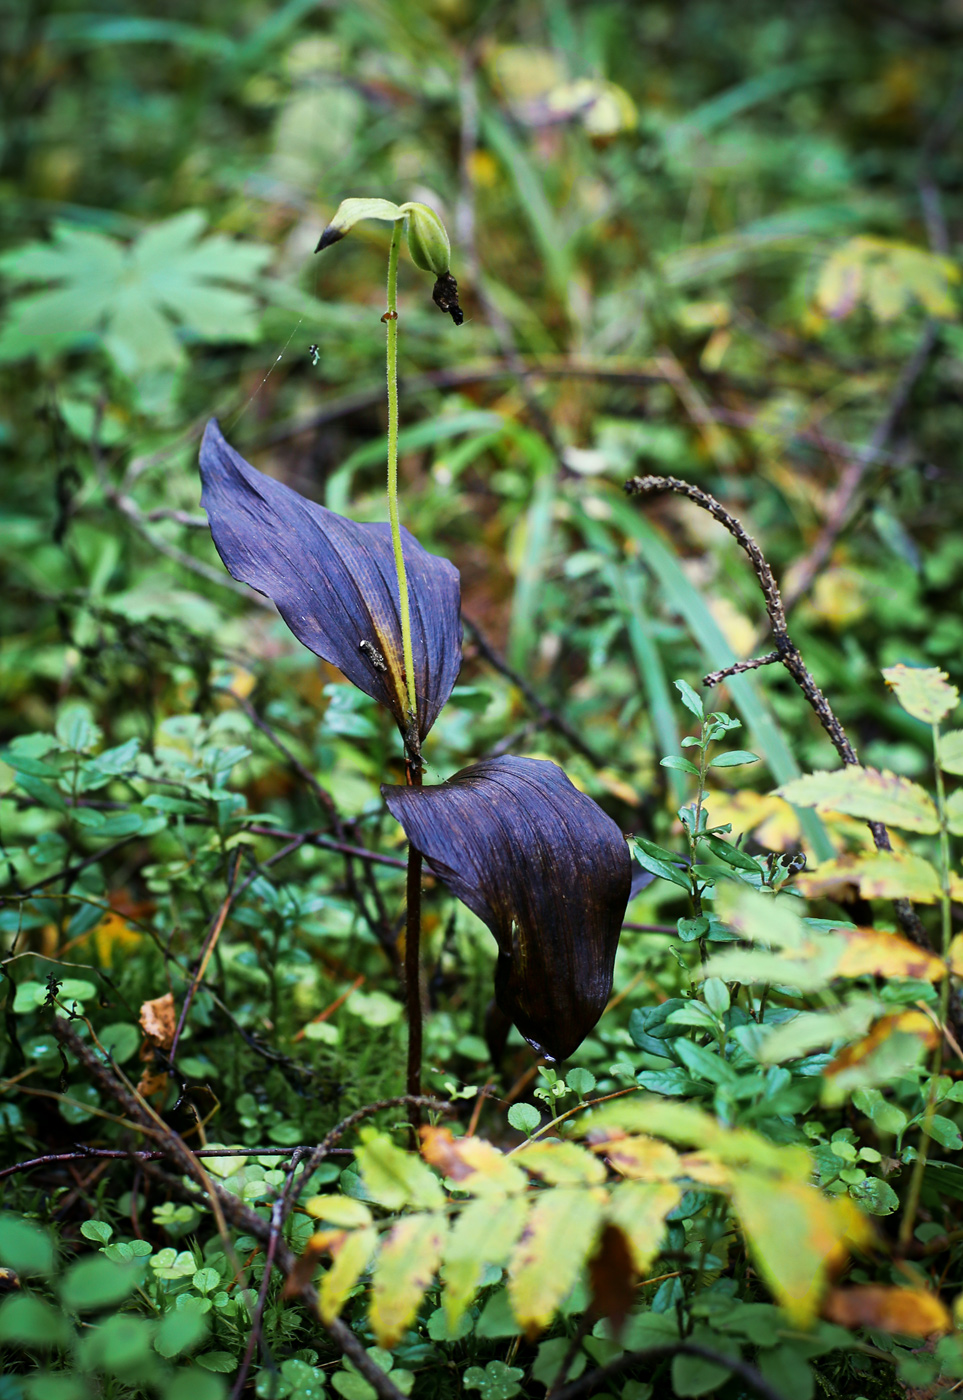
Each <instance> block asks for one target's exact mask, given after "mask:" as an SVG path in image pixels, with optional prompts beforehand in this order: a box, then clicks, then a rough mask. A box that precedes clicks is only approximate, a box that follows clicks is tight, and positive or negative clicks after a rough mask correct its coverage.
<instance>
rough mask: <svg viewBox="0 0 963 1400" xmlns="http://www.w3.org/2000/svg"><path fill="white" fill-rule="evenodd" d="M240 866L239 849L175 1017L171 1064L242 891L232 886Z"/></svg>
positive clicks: (169, 1056) (169, 1053)
mask: <svg viewBox="0 0 963 1400" xmlns="http://www.w3.org/2000/svg"><path fill="white" fill-rule="evenodd" d="M240 867H241V851H240V849H239V850H238V852H237V855H236V856H235V858H234V866H233V869H232V870H231V873H230V875H229V876H228V881H227V894H226V895H225V896H224V899H223V900H222V901H221V907H220V909H219V910H218V911H217V914H216V916H215V918H214V920H213V922H212V923H211V927H210V929H209V930H208V933H207V937H206V938H205V939H204V946H203V948H202V949H201V956H200V961H199V962H198V964H197V971H196V972H195V974H194V976H193V977H192V978H191V981H190V983H189V985H188V988H187V992H186V993H185V996H184V1002H183V1005H182V1006H181V1013H180V1015H179V1016H178V1018H177V1025H176V1027H175V1029H174V1038H173V1039H172V1041H171V1048H170V1050H169V1051H168V1055H167V1058H168V1060H169V1061H170V1063H171V1064H173V1062H174V1060H175V1059H176V1057H177V1047H178V1045H179V1044H180V1040H181V1035H182V1034H183V1031H184V1025H185V1023H186V1021H187V1013H188V1012H189V1011H190V1009H191V1002H192V1001H193V1000H194V997H195V996H196V995H197V989H198V987H199V986H200V985H201V983H202V982H203V981H204V974H205V972H206V971H207V965H208V963H209V962H210V960H211V956H212V954H213V952H214V949H215V948H216V947H217V940H218V939H219V938H220V936H221V929H222V928H223V927H224V924H225V921H226V920H227V916H228V914H229V913H230V909H231V905H232V904H233V903H234V901H235V899H236V898H238V897H239V896H240V894H241V893H242V892H243V891H241V890H238V891H237V892H235V888H234V887H235V885H236V883H237V872H238V870H239V869H240Z"/></svg>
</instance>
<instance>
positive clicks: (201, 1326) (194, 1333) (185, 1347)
mask: <svg viewBox="0 0 963 1400" xmlns="http://www.w3.org/2000/svg"><path fill="white" fill-rule="evenodd" d="M209 1306H210V1305H209V1304H208V1303H204V1302H203V1301H202V1300H201V1299H200V1298H185V1299H184V1302H183V1305H182V1306H181V1307H178V1308H175V1309H173V1310H172V1311H170V1312H167V1313H165V1314H164V1316H163V1318H162V1319H161V1324H160V1326H159V1327H158V1329H157V1335H156V1336H155V1338H154V1346H155V1348H156V1349H157V1351H159V1352H160V1354H161V1356H167V1357H172V1356H180V1355H181V1354H182V1353H183V1352H185V1351H191V1350H193V1348H194V1347H196V1346H197V1345H198V1344H199V1343H200V1342H202V1341H203V1340H204V1338H205V1337H206V1336H207V1333H208V1329H209V1326H210V1324H209V1323H208V1320H207V1316H206V1309H207V1308H208V1307H209Z"/></svg>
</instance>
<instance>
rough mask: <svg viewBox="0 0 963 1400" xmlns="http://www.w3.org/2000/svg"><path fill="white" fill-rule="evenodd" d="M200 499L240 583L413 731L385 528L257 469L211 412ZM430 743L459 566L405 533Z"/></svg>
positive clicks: (419, 684)
mask: <svg viewBox="0 0 963 1400" xmlns="http://www.w3.org/2000/svg"><path fill="white" fill-rule="evenodd" d="M201 480H202V481H203V484H204V489H203V493H202V495H201V505H202V506H203V508H204V509H205V510H206V511H207V515H208V520H209V521H210V526H211V535H212V536H213V539H214V544H215V547H216V548H217V552H218V554H219V555H220V556H221V559H222V560H223V562H224V566H225V568H226V569H227V571H228V573H229V574H231V576H232V577H233V578H236V579H238V580H239V581H240V582H241V583H246V584H249V585H250V587H251V588H255V589H257V591H258V592H259V593H264V594H266V595H267V597H269V598H270V599H271V600H272V601H273V602H274V603H275V604H276V605H277V609H278V612H279V613H280V614H281V616H282V617H283V618H284V620H285V622H286V623H287V624H288V626H289V627H290V629H291V631H292V632H293V633H294V635H295V636H296V637H297V639H298V641H299V642H302V643H303V644H304V645H305V646H306V647H307V648H308V649H309V650H310V651H313V652H314V653H315V655H316V656H320V657H322V658H323V660H325V661H330V662H331V664H332V665H333V666H337V667H339V668H340V670H342V671H343V672H344V674H345V675H346V676H347V678H348V680H349V681H352V682H353V683H354V684H355V685H356V686H357V687H358V689H359V690H363V691H364V693H365V694H366V695H370V696H371V697H372V699H374V700H378V701H379V702H380V703H381V704H382V705H384V706H386V708H387V709H389V710H390V711H391V713H392V715H393V716H394V718H395V722H396V724H397V725H398V727H399V729H400V730H401V732H402V735H405V734H406V733H407V730H408V694H407V687H406V684H405V677H404V662H403V657H402V645H401V621H400V615H399V604H398V580H397V576H396V574H395V565H394V555H393V552H392V547H391V530H390V528H389V526H388V525H387V524H363V525H361V524H358V523H357V522H355V521H353V520H348V519H346V518H345V516H343V515H336V514H335V512H334V511H331V510H327V509H326V508H325V507H324V506H319V505H317V504H316V503H315V502H314V501H309V500H306V499H305V497H304V496H300V495H299V494H298V493H297V492H296V491H292V490H291V488H290V487H288V486H285V485H283V483H282V482H280V481H275V480H273V478H272V477H269V476H265V475H264V473H263V472H259V471H257V470H256V468H254V467H252V466H251V465H250V464H249V463H248V462H245V460H244V458H243V457H241V456H240V455H239V453H237V452H235V451H234V448H233V447H231V446H230V445H229V443H228V442H227V441H226V440H225V438H224V435H223V433H222V432H221V429H220V426H219V424H218V422H217V420H216V419H214V418H212V419H211V421H210V422H209V423H208V425H207V428H206V429H205V432H204V440H203V442H202V443H201ZM401 534H402V545H403V549H404V556H405V565H406V567H407V573H408V592H409V595H410V599H411V634H412V636H411V641H412V649H413V652H414V663H415V689H416V692H417V695H418V734H419V737H420V738H421V739H424V737H425V735H426V734H427V733H428V731H429V729H430V728H431V726H432V725H433V724H434V722H435V720H436V719H437V717H438V714H439V712H440V711H441V708H442V706H443V705H444V703H445V701H446V700H447V699H448V697H449V695H450V694H451V691H452V687H453V686H454V684H455V681H456V680H457V678H458V671H459V668H460V666H461V617H460V588H459V579H458V570H457V569H456V568H455V567H454V565H453V564H450V563H449V562H448V560H447V559H440V558H439V557H438V556H437V555H435V554H429V553H428V551H427V550H425V549H423V548H422V546H421V545H420V544H419V543H418V541H417V540H416V539H415V537H414V536H413V535H411V534H409V533H408V531H407V530H404V529H403V530H402V532H401Z"/></svg>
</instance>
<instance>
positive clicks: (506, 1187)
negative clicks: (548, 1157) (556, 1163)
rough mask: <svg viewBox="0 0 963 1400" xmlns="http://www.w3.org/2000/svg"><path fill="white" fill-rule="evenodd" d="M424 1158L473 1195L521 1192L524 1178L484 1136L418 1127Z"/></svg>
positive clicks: (511, 1162)
mask: <svg viewBox="0 0 963 1400" xmlns="http://www.w3.org/2000/svg"><path fill="white" fill-rule="evenodd" d="M421 1152H422V1156H423V1157H424V1159H425V1161H426V1162H428V1163H430V1165H431V1166H433V1167H435V1168H436V1169H437V1170H438V1171H440V1172H442V1173H443V1174H444V1175H445V1176H446V1177H448V1178H449V1180H451V1181H456V1182H457V1183H458V1184H459V1186H461V1187H463V1188H464V1190H466V1191H471V1192H472V1194H473V1195H476V1196H482V1195H491V1194H495V1193H503V1194H506V1195H513V1194H515V1193H517V1192H519V1191H524V1190H525V1188H526V1186H527V1185H528V1181H527V1179H526V1177H525V1174H524V1172H522V1171H520V1170H519V1168H518V1167H517V1166H516V1165H515V1163H514V1161H509V1159H508V1158H507V1157H506V1156H505V1154H504V1153H503V1152H499V1150H498V1148H497V1147H495V1146H493V1145H492V1143H490V1142H486V1141H485V1139H484V1138H476V1137H467V1138H456V1137H454V1136H453V1134H452V1133H451V1131H450V1130H449V1129H448V1128H422V1130H421Z"/></svg>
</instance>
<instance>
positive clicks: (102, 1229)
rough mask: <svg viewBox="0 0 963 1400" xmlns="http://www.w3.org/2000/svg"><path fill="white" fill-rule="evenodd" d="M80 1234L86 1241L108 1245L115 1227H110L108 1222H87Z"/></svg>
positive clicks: (82, 1226) (81, 1228)
mask: <svg viewBox="0 0 963 1400" xmlns="http://www.w3.org/2000/svg"><path fill="white" fill-rule="evenodd" d="M80 1233H81V1234H82V1235H83V1237H84V1239H85V1240H94V1241H96V1243H97V1244H108V1243H109V1241H110V1237H111V1235H112V1234H113V1233H114V1227H113V1225H108V1224H107V1222H106V1220H85V1221H84V1223H83V1224H82V1225H81V1227H80Z"/></svg>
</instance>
